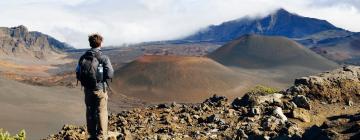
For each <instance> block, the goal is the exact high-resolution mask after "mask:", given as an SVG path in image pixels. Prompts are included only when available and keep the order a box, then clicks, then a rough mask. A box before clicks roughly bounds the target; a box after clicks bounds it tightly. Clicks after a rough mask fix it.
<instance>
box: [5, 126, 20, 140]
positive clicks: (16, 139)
mask: <svg viewBox="0 0 360 140" xmlns="http://www.w3.org/2000/svg"><path fill="white" fill-rule="evenodd" d="M25 139H26V133H25V130H21V131H20V132H19V134H16V135H15V136H11V135H10V133H9V132H7V131H4V130H3V129H2V128H0V140H25Z"/></svg>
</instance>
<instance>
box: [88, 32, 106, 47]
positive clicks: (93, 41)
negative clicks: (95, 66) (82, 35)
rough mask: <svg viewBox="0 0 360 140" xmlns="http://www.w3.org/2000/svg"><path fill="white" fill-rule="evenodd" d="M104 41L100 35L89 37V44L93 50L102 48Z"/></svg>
mask: <svg viewBox="0 0 360 140" xmlns="http://www.w3.org/2000/svg"><path fill="white" fill-rule="evenodd" d="M102 41H103V37H102V36H101V35H100V34H98V33H95V34H91V35H89V44H90V47H91V48H97V47H100V45H101V42H102Z"/></svg>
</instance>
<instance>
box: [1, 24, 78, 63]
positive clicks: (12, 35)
mask: <svg viewBox="0 0 360 140" xmlns="http://www.w3.org/2000/svg"><path fill="white" fill-rule="evenodd" d="M71 48H72V47H71V46H70V45H68V44H66V43H64V42H60V41H58V40H56V39H54V38H53V37H50V36H48V35H45V34H42V33H40V32H34V31H31V32H30V31H28V29H27V28H26V27H25V26H22V25H20V26H18V27H12V28H7V27H0V55H7V56H16V57H26V58H38V59H44V58H46V57H47V56H48V55H51V54H54V53H61V51H62V50H66V49H71Z"/></svg>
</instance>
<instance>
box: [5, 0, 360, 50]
mask: <svg viewBox="0 0 360 140" xmlns="http://www.w3.org/2000/svg"><path fill="white" fill-rule="evenodd" d="M0 6H1V9H0V18H1V19H3V20H2V22H0V26H1V27H13V26H18V25H25V26H27V27H28V28H29V30H31V31H40V32H43V33H45V34H49V35H51V36H53V37H55V38H57V39H59V40H61V41H64V42H67V43H69V44H71V45H73V46H74V47H76V48H85V47H87V46H88V45H87V35H88V34H89V33H93V32H98V33H101V34H103V36H104V37H105V44H104V45H121V44H124V43H139V42H145V41H157V40H169V39H176V38H181V37H184V36H187V35H189V34H191V33H194V32H196V31H198V30H199V29H201V28H204V27H206V26H208V25H210V24H220V23H222V22H224V21H228V20H233V19H238V18H241V17H244V16H251V17H259V16H264V15H267V14H269V13H271V12H273V11H274V10H276V9H278V8H284V9H286V10H288V11H290V12H293V13H297V14H299V15H302V16H307V17H313V18H319V19H325V20H327V21H329V22H330V23H332V24H334V25H335V26H338V27H340V28H344V29H346V30H350V31H354V32H359V31H360V26H359V25H357V24H358V23H359V22H360V1H359V0H301V1H293V0H257V1H256V2H255V1H253V0H26V1H23V0H2V1H0Z"/></svg>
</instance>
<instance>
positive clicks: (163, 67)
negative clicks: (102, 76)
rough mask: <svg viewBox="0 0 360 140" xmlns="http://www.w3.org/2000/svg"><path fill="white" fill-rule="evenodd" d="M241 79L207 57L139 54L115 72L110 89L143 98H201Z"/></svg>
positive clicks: (228, 87) (182, 99)
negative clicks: (140, 55) (139, 55)
mask: <svg viewBox="0 0 360 140" xmlns="http://www.w3.org/2000/svg"><path fill="white" fill-rule="evenodd" d="M239 83H241V81H240V80H239V79H238V78H237V76H235V74H234V73H233V71H232V70H230V69H228V68H226V67H224V66H222V65H221V64H219V63H217V62H215V61H213V60H211V59H208V58H206V57H183V56H148V55H145V56H142V57H140V58H138V59H137V60H135V61H133V62H131V63H129V64H127V65H126V66H124V67H122V68H121V69H119V70H117V71H116V72H115V78H114V81H113V86H112V87H113V88H114V89H115V90H116V91H117V92H118V93H122V94H125V95H128V96H132V97H137V98H139V99H143V100H146V101H183V102H192V101H199V100H203V99H204V98H206V97H207V96H209V95H211V94H214V93H216V92H219V91H226V90H230V89H232V88H234V87H235V86H236V85H237V84H239Z"/></svg>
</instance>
